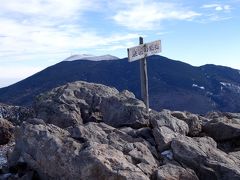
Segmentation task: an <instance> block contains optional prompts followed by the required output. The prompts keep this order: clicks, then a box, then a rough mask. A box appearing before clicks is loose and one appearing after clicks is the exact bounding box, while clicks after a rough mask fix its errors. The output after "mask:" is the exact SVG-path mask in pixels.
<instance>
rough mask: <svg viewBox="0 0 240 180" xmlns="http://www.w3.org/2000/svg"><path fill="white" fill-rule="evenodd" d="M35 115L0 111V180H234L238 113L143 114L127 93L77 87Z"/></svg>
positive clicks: (42, 101) (238, 159)
mask: <svg viewBox="0 0 240 180" xmlns="http://www.w3.org/2000/svg"><path fill="white" fill-rule="evenodd" d="M196 103H197V102H196ZM33 109H34V110H29V109H27V108H21V107H14V106H7V105H0V117H1V119H0V135H1V136H0V143H1V144H2V145H1V146H0V155H1V153H2V157H0V162H1V158H2V159H3V160H2V164H1V163H0V165H1V166H0V179H83V180H84V179H88V180H91V179H103V180H104V179H112V180H113V179H119V180H120V179H132V180H134V179H136V180H141V179H144V180H147V179H153V180H155V179H156V180H197V179H201V180H215V179H219V180H228V179H229V180H239V179H240V114H237V113H217V112H212V113H209V114H207V115H206V116H205V117H203V116H200V115H196V114H191V113H188V112H178V111H174V112H172V111H168V110H163V111H161V112H156V111H151V112H150V114H149V115H148V114H147V113H146V112H145V105H144V103H143V102H142V101H140V100H138V99H136V98H135V96H134V94H133V93H131V92H129V91H123V92H119V91H118V90H116V89H115V88H111V87H107V86H104V85H100V84H93V83H86V82H81V81H78V82H74V83H69V84H66V85H64V86H61V87H58V88H55V89H53V90H51V91H49V92H47V93H45V94H41V95H40V96H38V97H37V98H36V101H35V104H34V108H33ZM13 132H14V135H15V136H14V137H13ZM14 143H15V145H14ZM4 144H6V145H4ZM13 147H14V148H13ZM3 149H4V150H3ZM11 149H13V150H11ZM4 157H5V159H6V158H7V160H8V162H7V163H6V162H5V160H4Z"/></svg>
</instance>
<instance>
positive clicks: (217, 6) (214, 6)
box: [202, 4, 232, 12]
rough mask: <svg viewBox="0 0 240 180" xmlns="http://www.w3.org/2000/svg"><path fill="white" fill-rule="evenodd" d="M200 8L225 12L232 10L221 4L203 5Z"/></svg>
mask: <svg viewBox="0 0 240 180" xmlns="http://www.w3.org/2000/svg"><path fill="white" fill-rule="evenodd" d="M202 8H205V9H214V10H215V11H225V12H230V11H231V9H232V8H231V6H230V5H222V4H204V5H203V6H202Z"/></svg>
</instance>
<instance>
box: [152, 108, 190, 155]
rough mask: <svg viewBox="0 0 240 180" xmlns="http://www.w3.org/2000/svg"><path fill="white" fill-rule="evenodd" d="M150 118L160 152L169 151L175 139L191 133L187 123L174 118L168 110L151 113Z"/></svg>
mask: <svg viewBox="0 0 240 180" xmlns="http://www.w3.org/2000/svg"><path fill="white" fill-rule="evenodd" d="M149 118H150V123H151V126H152V128H153V136H154V139H155V143H156V145H157V148H158V151H159V152H162V151H164V150H166V149H168V148H169V147H170V144H171V142H172V140H173V139H174V138H175V137H178V136H181V135H187V134H188V132H189V128H188V125H187V123H186V122H184V121H183V120H180V119H178V118H176V117H174V116H172V115H171V112H170V111H168V110H163V111H162V112H156V111H151V113H150V117H149Z"/></svg>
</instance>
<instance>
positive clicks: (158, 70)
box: [0, 55, 240, 113]
mask: <svg viewBox="0 0 240 180" xmlns="http://www.w3.org/2000/svg"><path fill="white" fill-rule="evenodd" d="M90 57H91V58H92V59H91V58H90ZM102 57H104V56H102ZM107 57H108V58H107ZM89 58H90V59H91V61H90V60H86V59H89ZM104 58H106V59H108V60H104V61H97V60H99V59H100V60H103V58H98V59H97V57H95V60H94V57H93V56H88V57H78V56H72V57H70V58H68V59H69V60H67V59H66V60H65V61H62V62H60V63H58V64H56V65H53V66H51V67H48V68H46V69H45V70H43V71H41V72H39V73H37V74H35V75H33V76H31V77H29V78H27V79H25V80H22V81H20V82H18V83H16V84H13V85H11V86H8V87H5V88H1V89H0V102H3V103H8V104H14V105H31V104H32V102H33V99H34V97H35V96H36V95H38V94H39V93H42V92H45V91H48V90H50V89H52V88H54V87H57V86H59V85H63V84H65V83H67V82H73V81H76V80H82V81H88V82H95V83H101V84H105V85H108V86H114V87H116V88H117V89H119V90H124V89H128V90H130V91H133V92H134V93H135V95H136V96H137V97H138V98H139V97H140V80H139V61H135V62H132V63H129V62H128V61H127V59H126V58H124V59H118V58H117V57H114V56H111V55H107V56H105V57H104ZM77 59H81V60H77ZM112 59H114V60H112ZM147 63H148V75H149V93H150V107H151V108H153V109H156V110H160V109H163V108H166V109H171V110H187V111H190V112H194V113H206V112H208V111H212V110H214V111H216V110H219V111H230V112H240V72H239V70H236V69H232V68H228V67H223V66H216V65H204V66H200V67H194V66H191V65H189V64H186V63H183V62H180V61H174V60H171V59H168V58H166V57H162V56H157V55H156V56H151V57H149V58H148V60H147Z"/></svg>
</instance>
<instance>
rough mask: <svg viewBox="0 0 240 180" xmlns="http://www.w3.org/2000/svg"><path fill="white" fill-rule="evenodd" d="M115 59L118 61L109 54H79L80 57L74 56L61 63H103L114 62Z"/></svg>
mask: <svg viewBox="0 0 240 180" xmlns="http://www.w3.org/2000/svg"><path fill="white" fill-rule="evenodd" d="M116 59H119V58H118V57H116V56H112V55H109V54H107V55H102V56H94V55H90V54H80V55H79V54H76V55H72V56H70V57H68V58H66V59H64V60H63V61H76V60H90V61H103V60H116Z"/></svg>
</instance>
